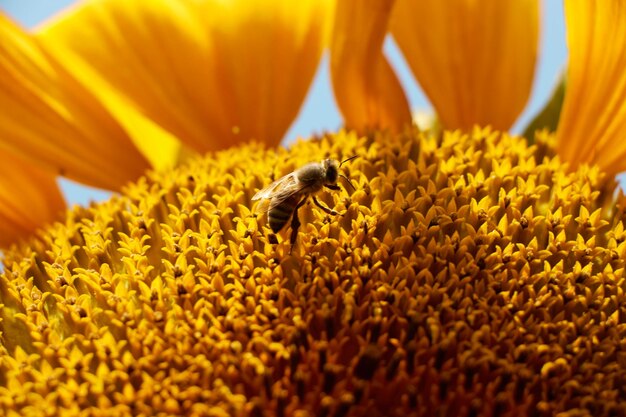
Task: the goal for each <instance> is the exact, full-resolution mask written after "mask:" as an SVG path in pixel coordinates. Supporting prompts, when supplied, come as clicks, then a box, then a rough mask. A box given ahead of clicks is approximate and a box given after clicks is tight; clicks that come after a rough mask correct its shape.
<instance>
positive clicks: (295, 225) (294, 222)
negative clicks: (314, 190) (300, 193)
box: [289, 198, 306, 255]
mask: <svg viewBox="0 0 626 417" xmlns="http://www.w3.org/2000/svg"><path fill="white" fill-rule="evenodd" d="M304 203H306V198H303V199H302V201H300V202H299V203H298V205H297V206H296V208H295V209H294V211H293V216H292V217H291V237H290V239H289V242H290V243H291V248H290V249H289V254H290V255H291V251H292V250H293V247H294V245H295V244H296V239H297V238H298V229H300V224H301V223H300V219H299V218H298V210H299V209H300V207H302V206H303V205H304Z"/></svg>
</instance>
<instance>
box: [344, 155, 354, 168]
mask: <svg viewBox="0 0 626 417" xmlns="http://www.w3.org/2000/svg"><path fill="white" fill-rule="evenodd" d="M357 156H359V155H354V156H351V157H350V158H348V159H344V160H343V161H341V163H340V164H339V168H341V166H342V165H343V164H345V163H346V162H348V161H351V160H353V159H354V158H356V157H357Z"/></svg>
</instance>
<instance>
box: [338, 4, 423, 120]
mask: <svg viewBox="0 0 626 417" xmlns="http://www.w3.org/2000/svg"><path fill="white" fill-rule="evenodd" d="M393 3H394V1H388V0H385V1H379V0H341V1H339V2H338V3H337V8H336V11H335V25H334V30H333V36H332V40H331V46H330V48H331V49H330V63H331V77H332V82H333V89H334V92H335V97H336V100H337V104H338V105H339V109H340V110H341V113H342V115H343V118H344V120H345V124H346V125H347V126H348V127H349V128H354V129H366V128H369V129H381V128H387V129H391V130H392V131H398V130H401V129H402V127H403V126H404V125H406V124H409V123H411V113H410V111H409V105H408V102H407V100H406V97H405V95H404V92H403V90H402V87H401V85H400V83H399V81H398V79H397V78H396V75H395V74H394V72H393V70H392V69H391V67H390V65H389V63H388V62H387V59H386V58H385V56H384V55H383V53H382V45H383V41H384V39H385V35H386V32H387V22H388V19H389V15H390V13H391V9H392V7H393Z"/></svg>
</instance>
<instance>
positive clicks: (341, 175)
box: [339, 157, 356, 191]
mask: <svg viewBox="0 0 626 417" xmlns="http://www.w3.org/2000/svg"><path fill="white" fill-rule="evenodd" d="M352 158H355V157H352ZM352 158H350V159H352ZM339 176H340V177H341V178H343V179H344V180H346V181H347V182H348V184H350V187H352V189H353V190H354V191H356V187H355V186H354V184H352V181H350V178H348V177H346V176H345V175H343V174H339Z"/></svg>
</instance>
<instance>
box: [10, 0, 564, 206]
mask: <svg viewBox="0 0 626 417" xmlns="http://www.w3.org/2000/svg"><path fill="white" fill-rule="evenodd" d="M146 1H149V0H146ZM73 2H74V1H72V0H0V9H2V10H3V11H5V12H6V13H8V14H9V15H10V16H12V17H13V18H14V19H15V20H17V21H18V22H20V23H21V24H23V25H24V26H26V27H33V26H35V25H37V24H38V23H40V22H42V21H43V20H45V19H46V18H47V17H49V16H51V15H52V14H54V13H55V12H56V11H58V10H60V9H62V8H64V7H66V6H67V5H69V4H72V3H73ZM542 5H543V9H542V33H541V45H540V51H539V60H538V63H537V69H536V73H535V84H534V88H533V91H532V95H531V97H530V101H529V103H528V106H527V108H526V110H525V112H524V113H523V114H522V116H521V117H520V119H519V120H518V122H517V123H516V125H515V126H514V127H513V132H521V131H522V130H523V128H524V126H525V125H526V124H527V123H528V121H529V120H530V119H531V118H532V116H533V115H534V114H535V113H536V112H537V111H538V109H540V108H541V107H542V105H543V104H544V103H545V101H546V100H547V98H548V97H549V95H550V93H551V91H552V88H553V87H554V84H555V82H556V80H557V78H558V76H559V74H560V73H561V72H562V71H563V69H564V67H565V63H566V59H567V49H566V46H565V25H564V18H563V3H562V1H560V0H544V1H543V4H542ZM385 51H386V53H387V55H388V57H389V58H390V60H391V62H392V65H393V66H394V68H395V69H396V72H397V74H398V76H399V77H400V80H401V82H402V84H403V86H404V88H405V91H406V93H407V95H408V98H409V102H410V103H411V107H412V108H413V109H429V108H430V104H429V103H428V100H427V99H426V98H425V97H424V95H423V93H422V91H421V89H420V88H419V86H418V85H417V84H416V82H415V81H414V79H413V76H412V75H411V72H410V70H409V69H408V66H407V65H406V63H405V62H404V59H403V58H402V55H401V54H400V53H399V51H398V50H397V48H395V45H394V44H393V42H392V41H390V40H389V41H388V42H387V43H386V44H385ZM326 64H327V62H326V60H324V61H323V62H322V65H321V66H320V69H319V70H318V73H317V76H316V78H315V81H314V83H313V87H312V88H311V90H310V91H309V94H308V96H307V98H306V101H305V102H304V104H303V106H302V109H301V110H300V114H299V116H298V118H297V119H296V120H295V122H294V123H293V125H292V126H291V128H290V129H289V131H288V132H287V135H286V136H285V141H284V142H285V143H286V144H288V143H289V142H291V141H293V140H295V139H296V138H298V137H307V136H310V135H311V134H314V133H320V132H323V131H327V130H336V129H337V128H338V127H339V126H340V125H341V118H340V116H339V112H338V110H337V107H336V105H335V103H334V99H333V95H332V91H331V88H330V79H329V72H328V66H327V65H326ZM60 184H61V187H62V189H63V192H64V194H65V196H66V198H67V200H68V202H69V204H70V205H72V204H82V205H84V204H87V203H88V202H89V201H92V200H96V201H99V200H103V199H105V198H107V197H108V196H109V193H106V192H102V191H99V190H95V189H92V188H89V187H84V186H81V185H78V184H75V183H73V182H71V181H67V180H61V181H60Z"/></svg>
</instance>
